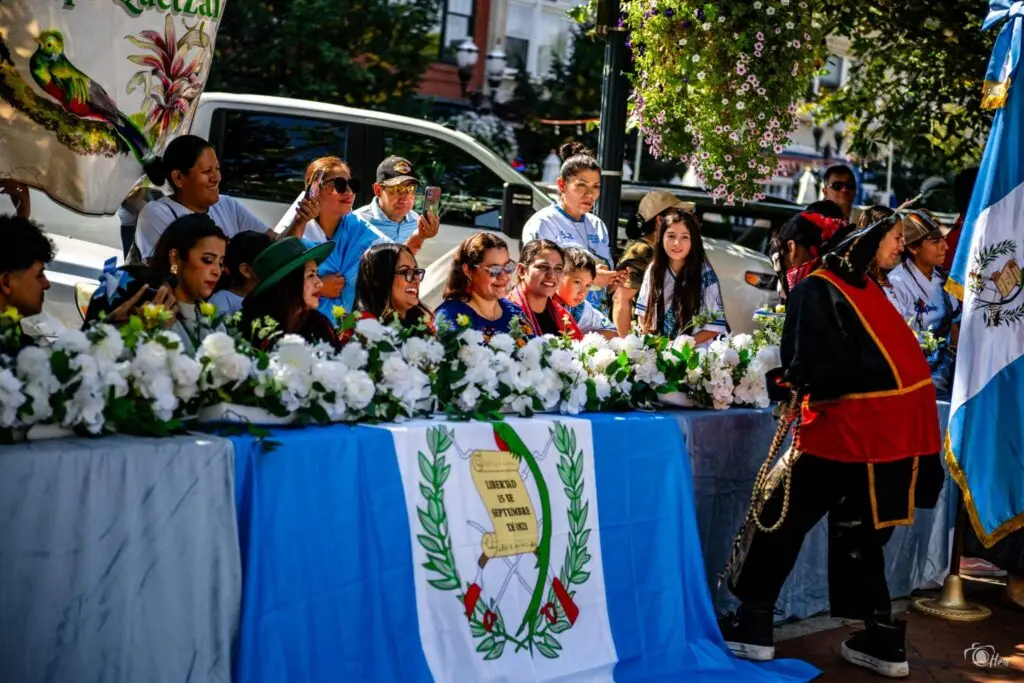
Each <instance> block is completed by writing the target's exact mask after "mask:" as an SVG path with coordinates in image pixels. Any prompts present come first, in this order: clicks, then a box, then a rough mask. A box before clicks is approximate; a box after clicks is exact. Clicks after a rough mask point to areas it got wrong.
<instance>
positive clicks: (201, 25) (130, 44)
mask: <svg viewBox="0 0 1024 683" xmlns="http://www.w3.org/2000/svg"><path fill="white" fill-rule="evenodd" d="M226 2H227V0H174V2H173V3H172V2H153V0H106V2H99V1H98V0H91V1H88V2H85V1H82V0H79V2H77V3H76V2H75V0H5V1H4V3H3V11H2V12H0V120H3V122H4V123H3V127H2V128H0V150H3V151H2V153H0V178H10V179H13V180H16V181H19V182H22V183H25V184H27V185H30V186H32V187H35V188H37V189H40V190H42V191H44V192H46V193H47V194H49V195H50V196H51V197H53V198H54V199H55V200H57V201H59V202H60V203H62V204H65V205H67V206H69V207H71V208H73V209H75V210H77V211H80V212H82V213H90V214H112V213H114V212H115V211H117V209H118V207H119V206H120V204H121V202H122V201H123V200H124V198H125V196H127V194H128V192H129V191H130V190H131V188H132V186H133V185H134V184H135V182H136V181H137V180H138V179H139V178H140V177H141V176H142V168H141V165H142V164H144V163H145V162H146V161H147V160H149V159H151V158H152V157H153V156H155V155H157V154H159V152H160V151H161V150H162V149H163V148H164V147H165V146H166V144H167V142H168V141H169V139H170V138H171V137H172V136H174V135H177V134H181V133H187V132H188V130H189V127H190V126H191V123H192V116H193V114H194V113H195V108H196V105H197V103H198V102H199V95H200V93H201V92H202V90H203V86H204V85H205V83H206V78H207V76H208V75H209V73H210V63H211V61H212V60H213V43H214V38H215V37H216V34H217V27H218V26H219V24H220V19H221V17H222V16H223V14H224V7H225V4H226Z"/></svg>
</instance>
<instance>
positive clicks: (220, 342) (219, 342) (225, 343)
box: [199, 332, 235, 358]
mask: <svg viewBox="0 0 1024 683" xmlns="http://www.w3.org/2000/svg"><path fill="white" fill-rule="evenodd" d="M234 352H235V340H234V339H232V338H231V337H230V336H228V335H227V334H224V333H223V332H214V333H212V334H210V335H208V336H207V337H206V338H205V339H203V343H202V344H200V346H199V355H200V356H206V357H207V358H222V357H224V356H226V355H228V354H231V353H234Z"/></svg>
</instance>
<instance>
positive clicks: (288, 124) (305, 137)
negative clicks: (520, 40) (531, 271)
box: [32, 93, 774, 331]
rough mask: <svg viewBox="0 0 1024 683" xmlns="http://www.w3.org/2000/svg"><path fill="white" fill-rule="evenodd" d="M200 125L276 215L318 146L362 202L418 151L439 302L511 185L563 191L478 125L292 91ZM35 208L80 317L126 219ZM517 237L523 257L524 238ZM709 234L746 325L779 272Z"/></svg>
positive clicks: (210, 105) (208, 115) (209, 109)
mask: <svg viewBox="0 0 1024 683" xmlns="http://www.w3.org/2000/svg"><path fill="white" fill-rule="evenodd" d="M192 133H193V134H195V135H199V136H201V137H204V138H206V139H207V140H209V141H210V143H211V144H212V145H213V146H214V147H215V148H216V151H217V156H218V157H219V159H220V163H221V168H222V172H223V180H222V181H221V187H220V189H221V192H223V193H225V194H228V195H231V196H233V197H235V198H236V199H239V200H240V201H242V202H243V203H244V204H245V205H246V206H247V207H248V208H249V209H250V210H251V211H252V212H253V213H255V214H256V215H257V216H259V217H260V218H261V219H262V220H263V221H264V222H265V223H266V224H268V225H271V226H273V225H275V224H276V223H277V221H278V220H279V219H280V218H281V216H282V215H283V214H284V212H285V210H286V209H287V208H288V206H289V204H290V203H291V202H292V201H293V200H294V199H295V197H296V196H298V194H299V193H300V192H301V190H302V177H303V172H304V170H305V167H306V165H307V164H308V163H309V162H310V161H312V160H313V159H315V158H317V157H320V156H325V155H337V156H341V157H342V158H344V159H346V160H347V161H348V163H349V165H350V166H351V167H352V173H353V176H354V177H356V178H359V179H361V180H363V181H364V182H363V190H362V194H361V196H359V197H357V200H356V205H357V206H361V205H362V204H365V203H367V202H369V201H370V200H371V199H372V198H373V195H372V182H371V181H372V179H373V178H374V177H375V174H376V168H377V164H378V163H379V161H380V160H381V159H383V158H384V157H386V156H388V155H391V154H396V155H399V156H402V157H405V158H407V159H409V161H411V162H412V164H413V165H414V167H415V168H416V170H417V173H419V174H420V175H421V176H422V178H423V180H424V182H426V183H427V184H430V185H437V186H439V187H440V188H441V192H442V216H441V219H442V227H441V230H440V233H439V234H438V236H437V237H436V238H434V239H432V240H429V241H428V242H427V243H426V245H425V246H424V248H423V250H422V251H421V252H420V254H419V257H418V258H419V261H420V265H421V266H422V267H423V268H425V269H426V270H427V275H426V278H425V280H424V283H423V290H422V291H423V299H424V301H425V302H426V303H427V304H428V305H431V306H436V305H437V304H438V303H439V301H440V297H441V291H442V290H443V288H444V282H445V279H446V277H447V273H448V266H449V264H450V263H451V254H452V252H453V251H454V249H455V248H456V247H457V246H458V245H459V243H460V242H462V240H464V239H465V238H466V237H468V236H469V235H471V234H472V233H474V232H476V231H479V230H495V231H497V230H498V229H499V214H500V210H501V207H502V202H503V198H504V190H505V186H506V185H507V184H512V185H524V186H527V187H528V188H529V189H530V192H531V194H532V201H533V209H534V210H539V209H541V208H543V207H544V206H547V205H548V204H550V203H551V202H552V198H551V196H550V195H549V194H548V192H546V191H545V190H544V189H542V188H541V187H539V186H537V185H535V184H533V183H532V182H530V181H529V180H527V179H526V178H525V177H523V176H522V175H520V174H519V173H517V172H516V171H514V170H513V169H512V168H511V166H509V164H508V163H506V162H505V161H503V160H502V159H501V158H499V157H498V156H496V155H495V154H494V153H493V152H491V151H490V150H489V149H487V148H486V147H484V146H483V145H481V144H480V143H479V142H477V141H476V140H474V139H473V138H471V137H469V136H468V135H465V134H462V133H459V132H456V131H454V130H452V129H450V128H445V127H444V126H441V125H438V124H435V123H431V122H428V121H424V120H420V119H411V118H407V117H403V116H395V115H393V114H387V113H384V112H377V111H369V110H364V109H353V108H350V107H341V106H336V105H331V104H324V103H320V102H310V101H306V100H296V99H288V98H280V97H265V96H258V95H233V94H224V93H204V94H203V95H202V96H201V98H200V101H199V105H198V108H197V110H196V115H195V118H194V120H193V124H192ZM32 214H33V218H35V219H36V220H37V221H39V222H40V223H41V224H42V225H43V226H44V227H45V228H46V229H47V231H48V232H49V233H50V234H52V235H54V240H55V242H56V243H57V247H58V255H57V260H56V261H55V262H54V264H53V266H52V268H51V271H50V273H51V280H52V281H53V283H54V289H53V290H51V293H50V294H48V299H49V301H50V304H49V305H48V310H50V311H51V312H53V313H54V314H55V315H58V317H60V318H61V319H63V320H65V322H68V323H75V322H76V320H77V312H76V311H75V308H74V303H73V302H74V295H73V293H72V292H70V291H69V290H68V289H67V288H73V286H74V284H75V283H76V282H81V281H83V280H93V279H95V278H97V277H98V275H99V273H100V272H101V270H102V266H103V262H104V261H105V260H106V259H108V258H111V257H117V258H120V255H121V249H120V224H119V222H118V220H117V217H114V216H111V217H91V216H81V215H79V214H76V213H73V212H71V211H68V210H67V209H65V208H63V207H61V206H59V205H58V204H56V203H55V202H53V201H51V200H50V199H48V198H47V197H45V196H43V195H42V193H39V192H35V191H33V192H32ZM512 242H513V243H512V244H510V247H511V249H512V256H513V258H515V257H516V256H518V249H519V245H518V244H517V243H515V242H514V241H512ZM706 243H707V244H706V246H707V251H708V255H709V257H710V259H711V262H712V265H713V266H714V268H715V270H716V271H717V272H718V275H719V279H720V280H721V281H722V284H723V287H722V291H723V295H724V296H725V299H726V300H725V306H726V314H727V316H728V319H729V322H730V324H731V325H732V327H733V329H734V330H736V331H745V330H749V328H750V326H751V322H750V320H751V315H752V313H753V311H754V310H755V309H756V308H758V307H759V306H762V305H765V304H768V303H770V302H771V301H772V297H773V296H774V291H773V289H774V286H773V285H772V288H771V289H769V288H768V286H765V285H764V284H758V285H752V284H750V278H749V277H747V276H746V274H747V273H750V272H756V273H760V274H763V276H764V281H765V282H767V280H769V279H771V278H772V277H773V274H772V269H771V264H770V262H769V261H768V259H767V258H765V257H764V256H763V255H761V254H758V253H756V252H754V251H751V250H749V249H745V248H743V247H740V246H737V245H735V244H732V243H729V242H720V241H718V240H713V239H708V240H706ZM68 311H70V312H71V313H70V314H69V313H68ZM71 316H73V317H72V318H71V319H70V320H69V319H68V318H69V317H71Z"/></svg>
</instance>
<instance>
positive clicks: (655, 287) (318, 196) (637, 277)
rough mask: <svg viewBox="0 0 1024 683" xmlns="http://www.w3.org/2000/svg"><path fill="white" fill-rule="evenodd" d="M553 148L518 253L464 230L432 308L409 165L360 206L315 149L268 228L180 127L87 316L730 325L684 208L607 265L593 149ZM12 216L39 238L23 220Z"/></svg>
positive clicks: (551, 330)
mask: <svg viewBox="0 0 1024 683" xmlns="http://www.w3.org/2000/svg"><path fill="white" fill-rule="evenodd" d="M562 158H563V163H562V168H561V171H560V177H559V180H558V187H559V190H560V197H559V200H558V202H557V203H556V204H554V205H552V206H551V207H549V208H545V209H542V210H540V211H538V212H537V213H536V214H535V215H534V216H533V217H532V218H531V219H530V220H529V221H528V222H527V224H526V226H525V228H524V235H523V240H522V242H523V244H522V248H521V250H520V256H519V259H518V261H516V260H513V259H512V258H511V252H510V250H509V248H508V245H507V243H506V242H505V240H504V239H503V238H502V237H501V236H499V235H498V234H495V233H493V232H480V233H477V234H475V235H472V236H471V237H469V238H468V239H466V240H465V241H464V242H463V243H462V244H461V245H460V246H459V247H458V249H456V251H455V254H454V257H453V258H452V262H451V264H450V266H449V274H448V278H447V283H446V286H445V289H444V295H443V301H442V303H441V305H440V306H438V308H437V310H436V311H431V310H429V309H428V308H427V307H426V306H425V305H424V304H423V302H421V301H420V299H419V288H420V283H421V282H422V280H423V277H424V274H425V271H424V269H423V268H421V267H420V266H419V264H418V263H417V261H416V255H417V252H418V251H419V250H420V248H421V247H422V246H423V243H424V242H425V241H426V240H429V239H431V238H432V237H434V236H436V235H437V233H438V229H439V220H438V216H436V215H433V214H432V213H425V214H424V215H419V214H417V213H416V212H415V211H413V205H414V199H415V195H416V193H417V190H418V189H419V187H420V185H421V180H420V178H419V177H417V175H416V173H415V169H414V168H413V166H412V164H411V163H410V162H409V161H408V160H406V159H403V158H400V157H396V156H392V157H388V158H387V159H384V160H383V161H382V162H381V163H380V165H379V166H378V168H377V177H376V182H375V183H374V185H373V194H374V198H373V200H372V201H371V202H370V203H369V204H368V205H366V206H363V207H361V208H356V207H355V199H356V193H357V192H358V191H359V189H360V186H359V182H358V180H357V179H355V178H353V177H352V174H351V170H350V168H349V166H348V165H347V164H346V163H345V162H344V161H343V160H342V159H340V158H338V157H334V156H327V157H321V158H319V159H315V160H313V161H312V162H311V163H310V164H309V165H308V167H307V169H306V172H305V175H304V179H303V180H304V183H303V184H304V189H303V191H302V193H301V194H300V195H299V196H298V197H297V198H296V199H295V201H294V202H293V204H292V205H291V206H290V207H289V209H288V211H287V212H286V213H285V214H284V216H283V217H282V218H281V220H280V221H279V223H278V224H277V225H276V226H274V227H272V228H271V227H268V226H267V225H265V224H264V223H263V222H262V221H261V220H260V219H259V218H258V217H256V216H255V215H254V214H253V213H252V212H250V211H249V210H248V209H247V208H246V207H245V206H244V205H243V204H242V203H241V202H239V201H237V200H235V199H234V198H232V197H230V196H227V195H223V194H221V193H220V189H219V188H220V181H221V171H220V167H219V162H218V159H217V155H216V152H215V151H214V149H213V148H212V146H210V144H209V143H208V142H207V141H206V140H204V139H202V138H199V137H196V136H192V135H185V136H181V137H178V138H176V139H175V140H173V141H172V142H171V143H170V144H169V145H168V146H167V148H166V150H165V153H164V155H163V156H162V157H161V158H159V159H157V160H155V161H153V162H151V163H149V164H148V165H147V166H146V172H147V175H148V177H149V180H150V181H151V182H152V184H153V186H157V187H163V186H166V187H168V188H169V189H170V192H169V193H168V194H166V195H165V194H163V193H162V192H158V193H149V194H147V193H146V192H139V191H138V190H136V191H133V192H132V194H131V196H130V197H129V198H128V199H127V200H126V202H125V204H124V206H123V207H122V214H123V215H122V228H123V229H122V237H123V242H124V247H125V256H126V258H125V263H124V265H122V266H121V267H119V268H113V267H111V268H108V269H107V271H106V272H105V273H104V274H103V277H102V282H101V285H100V287H99V288H98V289H97V290H96V293H95V295H94V296H93V299H92V301H91V302H90V305H89V307H88V309H87V311H86V313H85V317H86V323H85V324H86V325H89V324H91V323H93V322H94V321H96V320H99V319H103V320H106V321H108V322H113V323H115V324H119V323H123V322H124V321H126V320H128V319H129V318H130V317H131V316H132V315H135V314H137V313H138V312H139V311H140V309H141V307H142V306H144V305H145V304H147V303H149V304H158V305H160V306H162V307H164V308H165V309H167V310H168V311H170V312H171V314H172V315H171V322H170V323H169V324H170V325H171V326H172V327H173V329H174V330H175V331H176V332H177V333H178V334H179V336H181V338H182V339H183V340H184V343H185V344H186V346H187V347H188V349H189V350H192V349H194V348H195V347H197V346H198V345H199V344H200V343H201V342H202V339H203V337H204V336H206V335H207V334H209V333H210V332H211V331H212V330H213V329H217V327H216V326H215V325H211V324H210V321H211V316H209V315H201V314H200V307H201V304H205V303H210V304H213V305H214V306H215V307H216V310H217V313H218V314H219V315H220V316H221V317H224V316H231V315H234V314H236V313H240V319H241V322H242V326H243V327H242V329H243V330H244V333H245V334H250V335H252V334H255V331H254V330H252V329H251V326H252V324H253V323H255V322H258V321H265V320H267V319H268V318H269V319H271V320H273V321H275V323H276V325H277V329H278V331H279V333H283V334H301V335H303V336H305V337H307V338H309V339H311V340H316V341H329V342H331V343H334V344H341V340H340V339H339V338H338V335H337V334H336V333H335V332H334V329H335V325H336V323H337V318H338V316H339V311H345V312H346V313H354V314H356V315H360V316H367V315H372V316H374V317H377V318H381V319H382V320H386V321H388V322H393V323H396V324H399V325H414V326H420V325H423V326H424V327H426V328H427V329H429V330H432V331H433V332H434V333H436V332H437V331H438V330H444V329H460V328H463V327H466V326H468V327H471V328H473V329H476V330H479V331H481V332H483V333H484V335H485V336H491V335H494V334H497V333H510V334H514V335H517V336H520V337H529V336H534V335H540V334H558V335H561V334H567V335H569V336H570V337H572V338H574V339H582V337H583V335H584V334H586V333H588V332H594V333H598V334H601V335H603V336H605V337H613V336H618V335H625V334H627V333H628V332H630V331H631V330H632V329H633V328H634V327H635V326H636V327H639V328H640V329H642V330H644V331H646V332H654V333H658V334H664V335H667V336H670V337H675V336H677V335H679V334H684V333H685V334H691V335H693V336H694V337H695V338H696V340H697V342H698V343H707V342H710V340H712V339H713V338H714V337H716V336H718V335H719V334H722V333H725V332H726V331H727V330H728V326H727V324H726V322H725V315H724V310H723V305H722V297H721V292H720V290H719V287H718V279H717V276H716V275H715V272H714V270H713V269H712V267H711V265H710V263H709V262H708V259H707V257H706V255H705V253H704V247H703V243H702V240H701V234H700V223H699V221H698V220H697V218H696V217H695V215H694V214H693V213H692V205H687V204H685V203H683V202H680V201H679V200H678V199H676V198H675V197H674V196H672V195H671V194H670V193H668V192H652V193H650V194H649V195H648V196H647V197H645V198H644V200H643V202H642V203H641V206H640V213H641V215H642V216H643V219H644V226H645V228H644V229H645V234H644V235H643V236H642V237H641V239H639V240H637V244H636V246H631V248H630V249H629V250H628V251H627V253H626V255H625V256H624V258H623V259H622V260H621V261H620V264H619V266H618V268H616V266H615V262H614V259H613V257H612V247H611V244H610V243H609V233H608V230H607V228H606V227H605V226H604V224H603V223H602V222H601V220H600V219H599V218H598V217H597V216H595V215H594V214H592V213H591V212H590V211H591V209H592V207H593V204H594V201H595V199H596V198H597V196H598V193H599V191H600V167H599V166H598V163H597V160H596V159H595V158H594V155H593V153H592V152H590V151H589V150H587V149H586V148H584V147H582V146H580V145H577V144H568V145H566V146H565V147H564V148H563V149H562ZM147 197H148V198H149V201H145V199H146V198H147ZM140 204H141V206H140ZM124 214H130V215H124ZM11 220H22V221H23V226H22V227H23V229H24V230H25V231H27V232H32V231H33V230H35V231H36V232H37V233H38V238H39V239H40V240H43V241H45V237H44V236H43V235H42V233H41V232H40V231H39V229H38V228H37V227H34V226H32V224H30V223H29V222H28V220H27V219H24V218H18V219H14V218H12V219H11ZM132 225H134V228H132ZM37 251H38V250H37ZM26 253H27V252H26ZM33 253H34V252H33ZM36 256H38V258H36ZM50 258H52V253H51V252H45V253H42V252H41V253H39V254H35V255H34V256H33V264H34V265H35V266H38V269H39V271H40V273H42V269H43V267H44V266H45V264H46V263H47V262H48V261H49V259H50ZM42 277H45V276H42ZM39 308H40V307H39V306H33V307H30V308H26V311H25V312H26V314H28V315H31V314H34V313H38V312H39V310H38V309H39ZM613 315H614V316H615V318H616V319H615V320H614V321H613V320H612V317H611V316H613ZM261 341H263V342H265V341H266V340H261Z"/></svg>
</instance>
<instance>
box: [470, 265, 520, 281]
mask: <svg viewBox="0 0 1024 683" xmlns="http://www.w3.org/2000/svg"><path fill="white" fill-rule="evenodd" d="M516 265H518V264H516V262H515V261H509V262H508V263H506V264H505V265H503V266H486V267H484V266H473V267H474V268H479V269H480V270H482V271H484V272H485V273H487V274H488V275H490V276H491V277H498V276H500V275H501V274H502V273H505V275H511V274H512V273H514V272H516Z"/></svg>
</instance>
